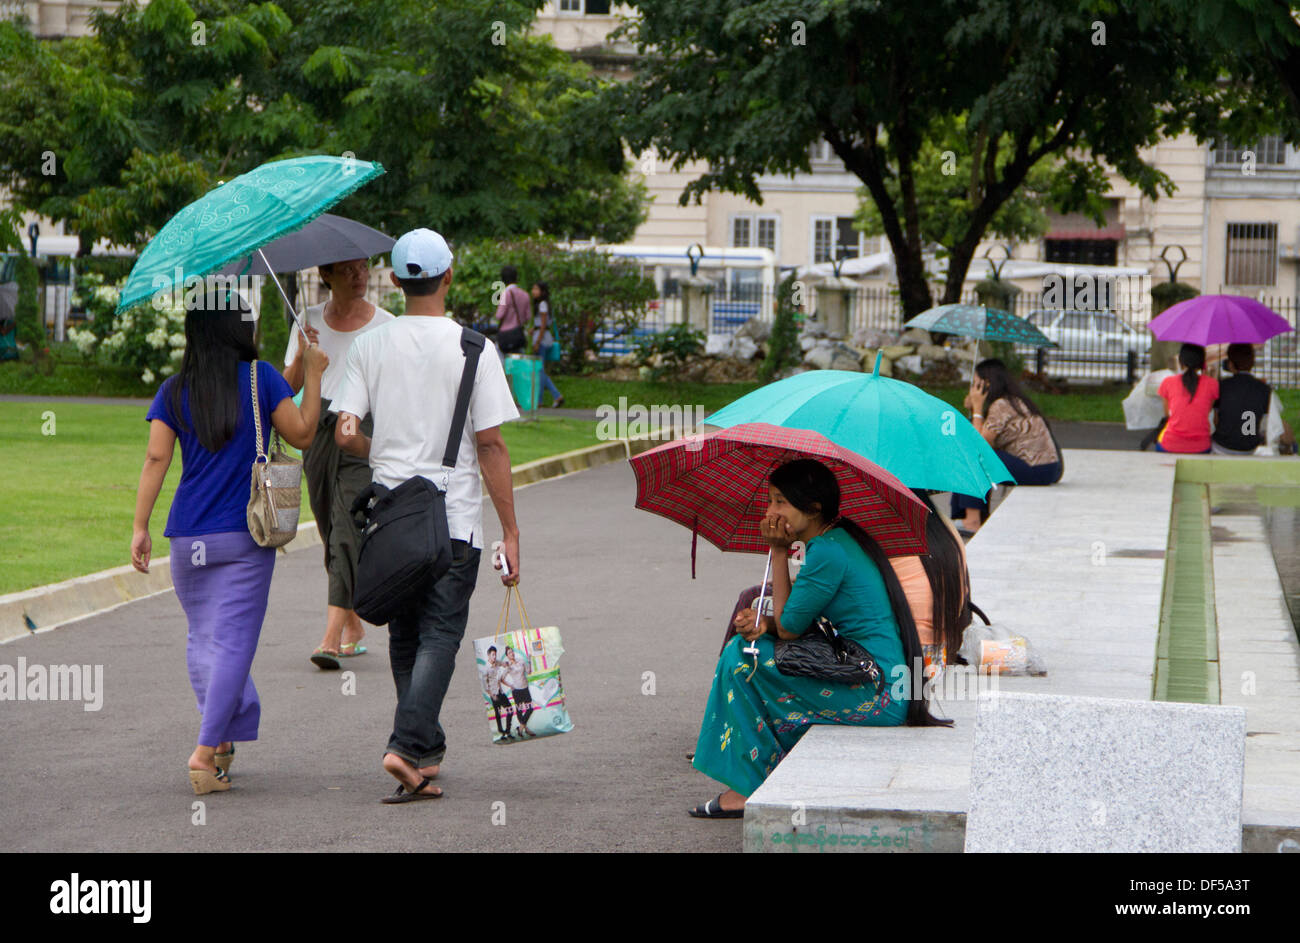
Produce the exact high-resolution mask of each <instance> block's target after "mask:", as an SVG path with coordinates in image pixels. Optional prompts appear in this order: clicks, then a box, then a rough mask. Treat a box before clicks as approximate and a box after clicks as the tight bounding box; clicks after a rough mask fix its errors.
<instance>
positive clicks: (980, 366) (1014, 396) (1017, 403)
mask: <svg viewBox="0 0 1300 943" xmlns="http://www.w3.org/2000/svg"><path fill="white" fill-rule="evenodd" d="M975 375H976V376H977V377H979V378H980V379H981V380H983V381H984V382H985V383H987V384H988V388H989V391H988V395H987V396H986V397H985V398H984V415H985V416H987V415H988V414H989V411H990V409H991V407H992V406H993V404H994V403H996V402H997V401H998V400H1000V399H1003V398H1005V399H1006V401H1007V402H1008V403H1010V404H1011V408H1012V409H1014V410H1015V411H1016V412H1018V413H1019V414H1020V415H1022V416H1041V415H1042V413H1041V412H1039V410H1038V407H1037V406H1036V405H1035V404H1034V401H1033V400H1032V399H1030V398H1029V396H1028V394H1026V393H1025V391H1024V388H1023V387H1022V386H1021V385H1020V382H1019V381H1018V380H1016V378H1015V377H1013V376H1012V375H1011V374H1010V373H1009V372H1008V371H1007V365H1006V364H1004V363H1003V362H1002V361H1001V360H999V359H998V358H997V357H990V358H989V359H988V360H981V361H980V362H979V363H977V364H976V365H975ZM1025 410H1028V412H1026V411H1025Z"/></svg>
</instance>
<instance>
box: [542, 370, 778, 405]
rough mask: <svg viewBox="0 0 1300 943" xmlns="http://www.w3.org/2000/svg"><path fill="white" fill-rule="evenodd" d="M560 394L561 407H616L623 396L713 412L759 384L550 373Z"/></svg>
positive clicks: (652, 402) (640, 402) (654, 403)
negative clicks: (562, 397) (627, 378)
mask: <svg viewBox="0 0 1300 943" xmlns="http://www.w3.org/2000/svg"><path fill="white" fill-rule="evenodd" d="M551 379H552V380H554V381H555V385H556V386H557V387H559V390H560V392H561V393H563V394H564V408H565V409H598V408H599V407H601V406H613V407H615V408H617V407H618V398H619V397H620V396H626V397H627V401H628V404H629V405H631V404H633V403H638V404H640V405H642V406H647V407H649V406H683V407H689V408H694V407H695V406H702V407H703V408H704V411H705V412H706V413H711V412H716V411H717V410H719V409H721V408H722V407H723V406H726V405H727V404H728V403H730V402H732V401H733V400H737V399H739V398H740V397H742V396H744V395H745V394H746V393H750V392H753V391H754V390H756V389H758V388H759V387H760V386H762V384H761V383H715V384H708V383H677V382H674V381H671V380H665V381H664V382H662V383H652V382H650V381H648V380H627V381H619V380H603V379H600V378H599V377H574V376H571V377H552V378H551Z"/></svg>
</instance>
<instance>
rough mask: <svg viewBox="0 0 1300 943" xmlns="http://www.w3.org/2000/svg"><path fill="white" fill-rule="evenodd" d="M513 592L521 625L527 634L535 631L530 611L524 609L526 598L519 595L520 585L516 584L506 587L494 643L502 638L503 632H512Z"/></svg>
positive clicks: (493, 637)
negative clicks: (511, 605)
mask: <svg viewBox="0 0 1300 943" xmlns="http://www.w3.org/2000/svg"><path fill="white" fill-rule="evenodd" d="M512 592H513V593H514V595H515V599H517V600H518V603H519V625H520V626H521V627H522V629H523V631H525V632H532V631H533V623H532V620H530V619H529V618H528V610H527V609H525V608H524V597H523V596H521V595H519V584H518V583H515V584H514V585H513V586H507V587H506V598H505V601H504V602H503V603H502V604H501V616H500V618H498V619H497V630H496V632H495V633H494V634H493V636H492V641H493V642H495V641H496V640H497V639H498V638H499V637H500V636H501V633H502V632H509V631H510V594H511V593H512Z"/></svg>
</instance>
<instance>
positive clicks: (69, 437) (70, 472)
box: [0, 402, 597, 594]
mask: <svg viewBox="0 0 1300 943" xmlns="http://www.w3.org/2000/svg"><path fill="white" fill-rule="evenodd" d="M47 413H52V414H53V422H54V428H53V431H54V435H44V434H42V426H43V424H44V423H45V421H46V418H47ZM144 414H145V409H144V407H141V406H110V405H99V404H89V403H86V404H79V403H65V404H50V403H12V402H7V403H0V475H2V476H3V480H4V481H5V482H6V484H7V485H8V487H7V488H6V489H5V490H6V493H7V495H8V500H7V504H6V506H5V509H4V511H3V513H0V546H3V547H4V548H5V549H4V560H5V564H6V565H5V566H4V567H3V568H0V594H2V593H11V592H17V591H19V590H23V589H29V588H31V587H33V586H42V585H44V584H46V583H53V582H57V581H59V580H65V579H70V578H71V577H74V576H81V575H84V574H87V573H94V572H97V571H99V570H106V569H109V568H110V567H115V566H121V565H123V564H128V563H130V562H131V553H130V547H131V522H132V519H133V517H134V514H135V494H136V488H137V487H138V485H139V482H140V470H141V467H142V466H143V464H144V453H145V446H146V444H147V443H148V435H149V433H148V426H147V424H146V423H145V422H144ZM503 434H504V435H505V439H506V444H507V445H508V446H509V448H510V461H511V464H513V465H522V464H523V463H525V462H529V461H533V460H534V459H538V458H544V457H546V456H548V455H554V454H557V453H559V452H567V451H570V450H572V449H577V448H582V447H584V446H587V445H595V444H596V442H597V439H596V424H595V423H594V422H590V421H587V422H581V421H578V420H571V419H550V418H547V419H543V420H540V421H538V422H530V423H507V424H506V425H505V426H504V427H503ZM180 475H181V456H180V449H179V448H178V449H177V450H176V455H175V457H174V458H173V459H172V464H171V468H170V469H169V470H168V472H167V478H166V480H165V481H164V483H163V489H162V492H161V493H160V494H159V496H158V502H157V504H156V505H155V507H154V512H153V516H152V518H150V521H149V532H150V535H151V536H152V538H153V556H154V558H155V559H157V558H161V557H165V556H166V555H167V553H168V540H167V538H165V537H163V535H162V532H163V528H164V526H166V523H167V511H168V509H169V508H170V507H171V500H172V496H173V495H174V494H175V493H176V485H177V483H178V482H179V481H180ZM301 508H302V518H301V519H302V520H304V521H308V520H311V519H312V518H311V506H310V504H309V503H308V502H307V496H306V491H305V489H304V492H303V501H302V505H301Z"/></svg>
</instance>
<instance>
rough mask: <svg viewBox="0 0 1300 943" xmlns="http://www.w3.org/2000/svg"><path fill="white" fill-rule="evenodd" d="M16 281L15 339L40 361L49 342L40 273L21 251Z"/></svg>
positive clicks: (34, 263) (28, 257)
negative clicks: (41, 299)
mask: <svg viewBox="0 0 1300 943" xmlns="http://www.w3.org/2000/svg"><path fill="white" fill-rule="evenodd" d="M14 281H16V282H17V283H18V303H17V304H16V305H15V306H14V325H15V327H14V330H15V336H16V337H17V340H18V342H19V343H21V344H26V345H27V347H28V349H29V350H31V351H32V359H33V360H35V361H38V362H39V361H40V359H41V354H42V352H43V351H44V350H45V346H46V345H47V344H48V343H49V340H48V338H47V337H46V333H45V319H44V318H43V317H41V301H40V292H41V273H40V270H39V269H38V268H37V267H36V262H35V261H34V260H33V259H32V257H31V256H29V255H27V254H26V253H22V254H21V255H19V256H18V264H17V267H16V271H15V272H14Z"/></svg>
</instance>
